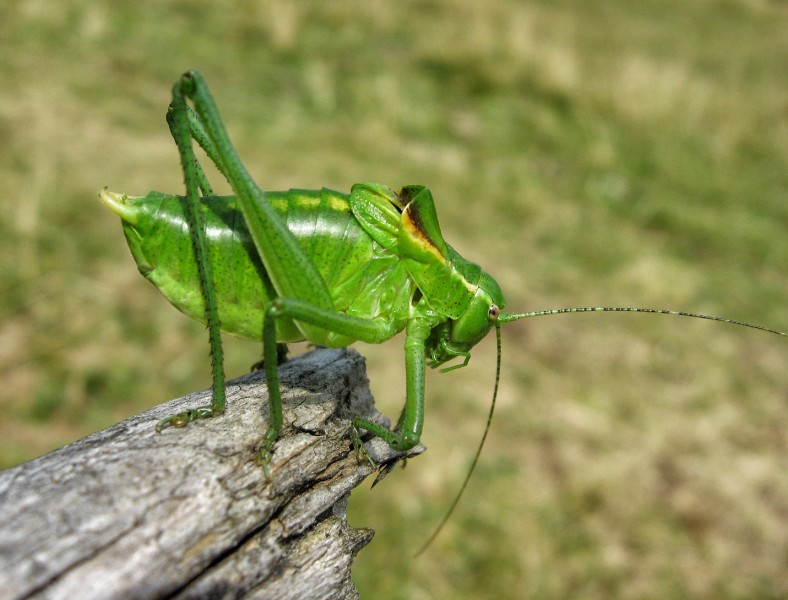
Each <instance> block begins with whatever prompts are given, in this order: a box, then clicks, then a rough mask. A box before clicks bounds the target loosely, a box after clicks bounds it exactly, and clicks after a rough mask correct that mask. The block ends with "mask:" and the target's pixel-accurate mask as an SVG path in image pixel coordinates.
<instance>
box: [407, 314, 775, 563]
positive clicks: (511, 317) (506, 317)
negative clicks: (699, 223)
mask: <svg viewBox="0 0 788 600" xmlns="http://www.w3.org/2000/svg"><path fill="white" fill-rule="evenodd" d="M584 312H640V313H651V314H658V315H675V316H678V317H692V318H694V319H707V320H709V321H720V322H722V323H730V324H732V325H741V326H742V327H750V328H751V329H758V330H759V331H765V332H767V333H774V334H776V335H781V336H784V337H788V333H785V332H784V331H778V330H777V329H771V328H770V327H764V326H763V325H754V324H752V323H746V322H744V321H737V320H736V319H726V318H724V317H715V316H714V315H704V314H700V313H690V312H683V311H680V310H666V309H663V308H638V307H632V306H585V307H574V308H552V309H549V310H537V311H534V312H527V313H517V314H508V313H503V312H502V313H501V314H500V316H499V317H498V320H497V321H496V323H495V340H496V345H497V349H498V361H497V363H496V366H495V388H494V389H493V397H492V403H491V404H490V412H489V414H488V415H487V424H486V425H485V427H484V434H483V435H482V439H481V441H480V442H479V446H478V448H476V454H475V455H474V457H473V462H472V463H471V468H470V469H468V474H467V475H466V476H465V480H464V481H463V482H462V486H460V490H459V492H457V495H456V496H455V497H454V500H453V501H452V503H451V506H449V510H447V511H446V514H445V515H444V516H443V519H441V522H440V523H439V524H438V526H437V527H436V528H435V531H433V532H432V535H431V536H430V537H429V538H427V541H426V542H424V544H422V546H421V548H419V550H418V552H416V554H415V555H414V557H416V556H419V555H420V554H421V553H422V552H424V551H425V550H426V549H427V548H429V546H430V544H432V542H433V541H434V540H435V538H436V537H438V534H439V533H440V532H441V531H442V530H443V526H444V525H446V523H447V522H448V520H449V518H451V516H452V514H453V513H454V509H455V508H457V504H459V502H460V498H462V495H463V493H465V488H466V487H468V482H469V481H470V480H471V476H472V475H473V472H474V471H475V470H476V464H477V463H478V462H479V456H481V453H482V448H484V442H485V441H486V440H487V433H488V432H489V431H490V424H491V423H492V418H493V413H494V412H495V401H496V399H497V398H498V384H499V382H500V380H501V323H511V322H513V321H519V320H520V319H528V318H530V317H545V316H548V315H561V314H566V313H584Z"/></svg>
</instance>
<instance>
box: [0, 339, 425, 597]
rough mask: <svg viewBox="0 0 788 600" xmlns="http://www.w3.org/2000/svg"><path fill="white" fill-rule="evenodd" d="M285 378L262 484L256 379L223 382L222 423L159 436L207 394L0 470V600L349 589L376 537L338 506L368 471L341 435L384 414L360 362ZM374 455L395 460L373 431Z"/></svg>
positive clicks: (325, 357) (290, 365)
mask: <svg viewBox="0 0 788 600" xmlns="http://www.w3.org/2000/svg"><path fill="white" fill-rule="evenodd" d="M280 377H281V381H282V386H283V401H284V410H285V427H284V430H283V432H282V436H281V437H280V439H279V440H278V441H277V444H276V446H275V452H274V459H273V462H272V465H271V480H270V481H268V480H266V479H265V477H264V475H263V473H262V470H261V469H260V468H259V467H258V466H257V465H255V463H254V461H253V457H254V448H255V445H256V443H257V442H258V441H259V439H260V437H261V436H262V433H263V432H264V431H265V427H266V423H267V421H266V418H267V410H268V409H267V394H266V389H265V383H264V378H263V374H262V373H252V374H250V375H247V376H245V377H242V378H240V379H237V380H234V381H232V382H229V383H228V386H227V393H228V404H227V411H226V413H225V414H224V415H222V416H221V417H219V418H214V419H206V420H203V421H199V422H195V423H192V424H190V425H189V426H188V427H186V428H184V429H166V430H164V431H163V432H162V433H159V434H157V433H156V431H155V426H156V423H157V422H158V421H159V420H160V419H162V418H164V417H166V416H168V415H170V414H173V413H175V412H179V411H181V410H183V409H185V408H187V407H195V406H198V405H202V404H206V403H207V402H208V401H209V392H198V393H194V394H190V395H188V396H184V397H183V398H178V399H176V400H172V401H170V402H167V403H165V404H162V405H160V406H157V407H156V408H153V409H151V410H149V411H146V412H145V413H142V414H140V415H138V416H136V417H132V418H130V419H128V420H126V421H123V422H122V423H119V424H117V425H115V426H113V427H110V428H109V429H106V430H104V431H101V432H99V433H96V434H93V435H91V436H88V437H86V438H84V439H82V440H79V441H77V442H74V443H73V444H70V445H68V446H66V447H64V448H62V449H60V450H57V451H55V452H52V453H51V454H48V455H46V456H43V457H41V458H38V459H36V460H33V461H31V462H29V463H25V464H23V465H19V466H17V467H14V468H12V469H8V470H6V471H3V472H1V473H0V514H2V521H0V598H30V597H37V598H38V597H40V598H68V599H75V598H80V599H89V598H169V597H174V598H206V597H210V598H306V597H308V598H354V597H357V593H356V590H355V588H354V586H353V584H352V582H351V580H350V566H351V562H352V560H353V557H354V556H355V554H356V553H357V552H358V551H359V550H360V549H361V548H362V547H363V546H364V545H365V544H367V543H368V542H369V540H370V539H371V538H372V535H373V533H374V532H372V531H371V530H354V529H350V528H349V527H348V525H347V522H346V519H345V507H346V502H347V496H348V494H349V492H350V490H352V489H353V488H354V487H355V486H357V485H359V484H360V483H361V481H362V480H363V479H364V478H365V477H367V475H369V474H370V473H371V472H372V468H371V467H370V466H369V465H368V464H367V463H365V462H360V461H358V460H357V458H356V456H355V453H354V452H352V449H351V444H350V438H349V436H348V429H349V425H350V417H351V416H355V415H358V416H365V417H367V418H372V419H374V420H377V421H379V422H381V419H383V417H382V416H381V415H380V414H379V413H377V412H376V411H375V409H374V401H373V399H372V396H371V394H370V392H369V388H368V385H367V384H368V382H367V379H366V375H365V371H364V359H363V358H362V357H361V356H360V355H359V354H358V353H356V352H355V351H353V350H326V349H320V350H316V351H314V352H311V353H309V354H306V355H303V356H300V357H297V358H295V359H293V360H291V361H288V362H287V363H285V364H284V365H282V366H281V367H280ZM367 448H368V449H369V450H370V453H371V454H372V455H373V457H374V458H375V459H376V460H377V461H379V463H381V464H387V463H389V464H390V463H391V462H392V461H396V460H397V459H398V458H401V455H400V454H398V453H396V452H394V451H393V450H391V449H390V448H389V447H388V446H387V445H386V444H385V443H383V442H382V441H381V440H379V439H373V440H371V441H369V442H368V443H367ZM421 451H423V447H418V448H417V449H415V451H412V452H411V453H409V455H411V456H412V455H415V454H418V453H420V452H421Z"/></svg>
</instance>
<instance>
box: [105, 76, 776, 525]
mask: <svg viewBox="0 0 788 600" xmlns="http://www.w3.org/2000/svg"><path fill="white" fill-rule="evenodd" d="M189 101H190V102H191V106H190V105H189ZM167 121H168V123H169V126H170V130H171V132H172V135H173V138H174V139H175V143H176V145H177V147H178V151H179V153H180V158H181V164H182V167H183V173H184V178H185V183H186V195H185V196H176V195H168V194H161V193H158V192H151V193H149V194H148V195H147V196H144V197H130V196H126V195H124V194H115V193H111V192H108V191H106V190H104V191H102V192H100V197H101V199H102V200H103V201H104V202H105V203H106V204H107V205H108V206H109V207H110V208H112V209H113V210H114V211H115V212H116V213H117V214H118V215H120V217H121V219H122V221H123V229H124V232H125V235H126V238H127V240H128V243H129V247H130V249H131V251H132V254H133V256H134V259H135V260H136V262H137V265H138V267H139V270H140V272H141V273H142V274H143V275H144V276H145V277H146V278H147V279H148V280H150V281H151V282H152V283H153V284H154V285H155V286H156V287H158V288H159V289H160V290H161V292H162V293H163V294H164V295H165V296H166V297H167V298H168V299H169V300H170V302H171V303H172V304H173V305H175V306H176V307H177V308H178V309H179V310H181V311H182V312H184V313H186V314H187V315H189V316H191V317H193V318H195V319H198V320H200V321H203V322H204V323H206V324H207V327H208V330H209V337H210V348H211V358H212V372H213V383H212V400H211V404H210V405H207V406H201V407H198V408H195V409H191V410H188V411H185V412H183V413H180V414H177V415H173V416H171V417H168V418H166V419H164V420H163V421H161V422H160V423H159V424H158V426H157V429H158V430H161V429H163V428H165V427H168V426H174V427H183V426H185V425H186V424H188V423H189V422H191V421H195V420H198V419H203V418H207V417H214V416H217V415H220V414H221V413H223V412H224V410H225V393H224V370H223V357H222V345H221V337H220V331H221V330H224V331H226V332H228V333H231V334H234V335H237V336H241V337H245V338H250V339H257V340H259V339H262V341H263V361H264V369H265V377H266V382H267V385H268V393H269V404H270V406H269V426H268V429H267V431H266V432H265V433H264V435H263V436H262V439H261V441H260V444H259V446H258V448H257V455H256V458H257V460H258V461H259V463H260V464H261V466H262V468H263V469H264V471H265V474H266V476H267V477H268V476H270V470H271V463H272V458H273V449H274V443H275V442H276V439H277V436H278V435H279V431H280V429H281V428H282V420H283V419H282V400H281V394H280V390H279V381H278V378H277V362H278V359H279V358H280V357H281V350H282V345H283V344H286V343H289V342H296V341H302V340H308V341H309V342H312V343H314V344H318V345H323V346H329V347H344V346H347V345H349V344H351V343H353V342H355V341H363V342H368V343H372V344H379V343H382V342H384V341H386V340H388V339H390V338H392V337H393V336H394V335H396V334H397V333H399V332H400V331H402V330H403V329H404V330H405V332H406V333H405V381H406V386H405V387H406V401H405V406H404V408H403V410H402V413H401V415H400V418H399V421H398V422H397V424H396V426H395V427H394V428H392V429H388V428H385V427H383V426H381V425H379V424H376V423H373V422H371V421H368V420H365V419H361V418H356V419H354V420H353V422H352V427H351V431H350V437H351V439H352V442H353V446H354V448H355V451H356V453H357V454H358V456H359V458H360V459H366V460H369V461H370V462H371V459H370V457H369V455H368V454H367V453H366V451H365V450H364V446H363V443H362V439H361V436H362V432H364V431H367V432H370V433H371V434H373V435H375V436H379V437H381V438H382V439H384V440H385V441H386V442H387V443H388V444H389V445H391V446H392V447H393V448H394V449H397V450H402V451H405V450H408V449H410V448H412V447H413V446H415V445H416V444H417V443H418V442H419V439H420V437H421V433H422V426H423V421H424V393H425V368H426V366H430V367H438V366H441V365H444V364H445V363H447V362H448V361H451V360H453V359H457V360H458V361H459V362H458V364H456V365H454V366H452V367H448V368H445V369H444V370H451V369H454V368H459V367H463V366H465V365H467V363H468V360H469V359H470V356H471V355H470V350H471V348H472V347H473V346H474V345H475V344H476V343H477V342H479V341H480V340H481V339H482V338H484V337H485V336H486V335H487V333H488V332H489V331H490V330H491V329H492V328H495V332H496V338H497V347H498V363H497V371H496V378H495V388H494V390H493V401H492V408H491V411H490V418H491V417H492V410H493V408H494V405H495V398H496V396H497V390H498V381H499V379H500V363H501V360H500V356H501V353H500V348H501V334H500V328H501V324H503V323H510V322H513V321H516V320H519V319H524V318H529V317H536V316H544V315H551V314H559V313H580V312H592V311H625V312H650V313H659V314H669V315H680V316H687V317H698V318H703V319H711V320H715V321H724V322H727V323H733V324H737V325H744V326H747V327H753V328H755V329H760V330H763V331H767V332H770V333H776V334H778V335H783V336H785V335H786V333H784V332H780V331H776V330H773V329H770V328H767V327H762V326H759V325H752V324H749V323H743V322H741V321H735V320H732V319H725V318H722V317H716V316H709V315H701V314H693V313H685V312H680V311H672V310H662V309H649V308H630V307H626V308H612V307H590V308H566V309H555V310H546V311H537V312H527V313H518V314H514V313H506V312H504V311H503V308H504V307H505V301H504V298H503V295H502V293H501V290H500V288H499V286H498V284H497V283H496V281H495V280H494V279H493V278H492V277H491V276H490V275H488V274H487V273H485V272H484V271H483V270H482V269H481V267H479V266H478V265H476V264H475V263H472V262H470V261H468V260H466V259H464V258H462V257H461V256H460V255H459V254H458V253H457V252H456V251H455V250H454V249H453V248H452V247H451V246H449V245H448V244H447V243H446V242H445V241H444V240H443V236H442V235H441V231H440V227H439V225H438V219H437V214H436V210H435V205H434V203H433V199H432V195H431V193H430V190H429V189H428V188H426V187H424V186H421V185H409V186H406V187H404V188H402V190H401V191H400V192H395V191H393V190H391V189H390V188H388V187H386V186H383V185H377V184H367V183H360V184H356V185H354V186H353V187H352V189H351V191H350V193H349V194H342V193H339V192H334V191H331V190H327V189H322V190H315V191H308V190H290V191H288V192H263V191H262V190H261V189H260V188H259V187H258V186H257V184H256V183H255V182H254V181H253V180H252V178H251V176H250V175H249V173H248V172H247V171H246V169H245V167H244V166H243V164H242V163H241V161H240V159H239V157H238V155H237V154H236V152H235V150H234V149H233V147H232V144H231V142H230V140H229V138H228V136H227V133H226V131H225V129H224V126H223V124H222V121H221V119H220V117H219V112H218V110H217V108H216V105H215V104H214V101H213V99H212V97H211V95H210V93H209V91H208V88H207V87H206V84H205V82H204V80H203V78H202V76H201V75H200V74H199V73H197V72H195V71H190V72H187V73H185V74H184V75H183V76H182V77H181V78H180V79H179V81H178V82H177V83H176V84H175V86H174V87H173V99H172V103H171V104H170V107H169V110H168V113H167ZM193 142H197V144H198V145H199V146H201V147H202V149H203V150H204V152H205V154H206V155H207V156H208V157H209V159H210V160H211V161H212V162H213V163H214V164H215V165H216V167H217V168H218V170H219V171H220V172H221V174H222V175H223V176H224V177H225V178H226V179H227V181H228V182H229V184H230V186H231V188H232V190H233V194H234V196H224V197H220V196H215V195H214V193H213V190H212V188H211V186H210V184H209V182H208V179H207V177H206V175H205V173H204V171H203V169H202V167H201V166H200V163H199V162H198V160H197V157H196V155H195V153H194V149H193ZM488 428H489V419H488ZM486 436H487V430H485V433H484V437H483V438H482V441H481V443H480V444H479V447H478V449H477V452H476V455H475V457H474V460H473V463H472V466H471V468H470V470H469V472H468V473H467V476H466V478H465V481H464V483H463V485H462V488H461V490H460V492H459V494H458V495H457V496H456V498H455V501H454V503H453V504H452V507H451V509H450V510H449V514H450V513H451V512H452V510H453V509H454V506H456V503H457V500H458V499H459V497H460V495H461V494H462V491H463V490H464V489H465V485H466V484H467V482H468V479H469V478H470V475H471V473H472V472H473V469H474V467H475V465H476V462H477V459H478V457H479V453H480V452H481V449H482V446H483V445H484V440H485V438H486ZM447 517H448V514H447ZM444 522H445V519H444ZM441 525H442V524H441ZM436 533H437V532H436Z"/></svg>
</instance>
